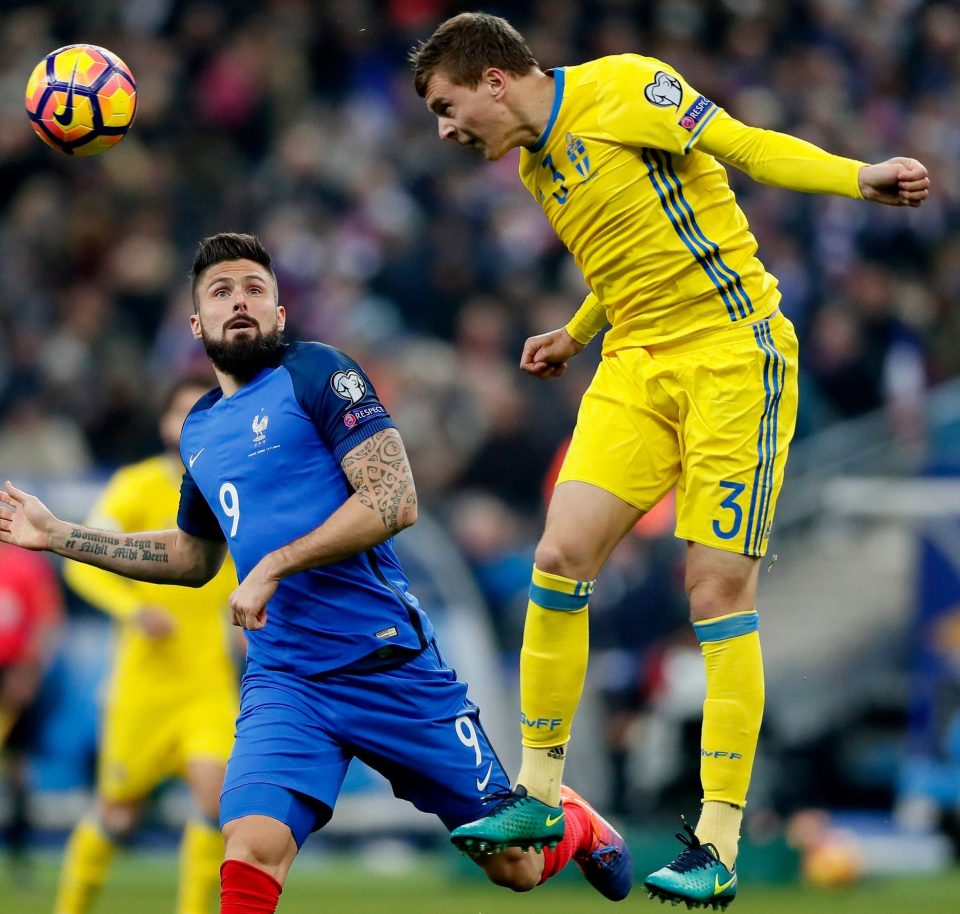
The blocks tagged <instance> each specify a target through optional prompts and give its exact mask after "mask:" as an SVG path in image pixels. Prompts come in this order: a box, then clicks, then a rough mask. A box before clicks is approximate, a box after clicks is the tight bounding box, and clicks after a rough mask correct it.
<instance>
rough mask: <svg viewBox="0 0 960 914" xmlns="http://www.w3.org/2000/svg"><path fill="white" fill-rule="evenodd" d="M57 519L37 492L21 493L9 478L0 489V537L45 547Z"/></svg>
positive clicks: (34, 547)
mask: <svg viewBox="0 0 960 914" xmlns="http://www.w3.org/2000/svg"><path fill="white" fill-rule="evenodd" d="M55 522H56V518H55V517H54V516H53V513H52V512H51V511H50V509H49V508H48V507H47V506H46V505H45V504H44V503H43V502H42V501H40V499H39V498H37V496H36V495H29V494H28V493H26V492H21V491H20V489H18V488H17V487H16V486H14V484H13V483H12V482H10V480H9V479H8V480H7V481H6V482H5V483H4V484H3V489H0V540H2V541H3V542H4V543H13V544H14V545H15V546H23V548H24V549H33V550H34V551H37V550H40V549H47V548H48V547H49V544H50V534H51V533H52V531H53V526H54V524H55Z"/></svg>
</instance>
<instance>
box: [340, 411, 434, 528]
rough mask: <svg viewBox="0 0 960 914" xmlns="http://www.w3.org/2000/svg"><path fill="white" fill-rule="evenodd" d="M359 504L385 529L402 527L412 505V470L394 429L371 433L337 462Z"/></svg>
mask: <svg viewBox="0 0 960 914" xmlns="http://www.w3.org/2000/svg"><path fill="white" fill-rule="evenodd" d="M341 467H342V468H343V472H344V473H345V474H346V476H347V479H348V480H349V481H350V485H352V486H353V488H354V490H355V491H356V493H357V498H358V499H359V501H360V503H361V504H363V505H366V506H367V507H368V508H370V510H371V511H376V512H377V513H378V514H379V515H380V517H381V518H382V520H383V524H384V526H385V527H386V528H387V530H389V531H391V532H392V533H395V532H396V531H398V530H400V529H401V528H402V527H404V526H405V521H406V518H407V514H408V512H409V510H410V509H411V508H416V504H417V492H416V489H415V488H414V484H413V473H412V472H411V470H410V463H409V462H408V460H407V454H406V451H405V450H404V447H403V441H402V440H401V438H400V433H399V432H398V431H397V430H396V429H395V428H387V429H383V430H382V431H379V432H375V433H374V434H372V435H371V436H370V437H369V438H367V440H366V441H364V442H363V443H362V444H361V445H359V446H358V447H356V448H354V449H353V450H352V451H350V453H349V454H347V455H346V457H344V458H343V462H342V463H341Z"/></svg>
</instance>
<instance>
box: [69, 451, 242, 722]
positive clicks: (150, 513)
mask: <svg viewBox="0 0 960 914" xmlns="http://www.w3.org/2000/svg"><path fill="white" fill-rule="evenodd" d="M179 498H180V474H179V473H178V468H177V467H176V466H175V465H174V463H173V462H172V461H171V460H170V459H169V458H168V457H166V456H158V457H152V458H150V459H149V460H144V461H142V462H141V463H137V464H133V465H131V466H128V467H124V468H122V469H120V470H118V471H117V472H116V473H115V474H114V476H113V477H112V478H111V480H110V482H109V483H108V484H107V487H106V489H105V490H104V491H103V493H102V494H101V496H100V499H99V500H98V502H97V504H96V505H95V507H94V509H93V511H92V512H91V518H90V523H91V524H92V525H94V526H97V527H102V528H106V529H111V530H117V531H124V532H128V533H134V532H138V531H145V530H167V529H172V528H174V527H176V525H177V507H178V504H179ZM65 577H66V580H67V583H69V584H70V586H71V587H73V589H74V590H76V591H77V593H79V594H80V595H81V596H82V597H83V598H84V599H85V600H87V601H88V602H89V603H91V604H92V605H93V606H96V607H97V608H98V609H102V610H104V611H105V612H107V613H109V614H110V615H112V616H114V617H115V618H116V619H117V620H118V621H119V622H120V631H119V640H118V644H117V655H116V662H115V666H114V675H113V686H112V689H113V692H114V698H119V697H122V698H123V699H124V700H126V699H127V698H130V699H131V700H132V701H134V700H138V697H139V696H142V697H143V698H144V699H147V697H148V696H153V697H154V698H157V699H159V698H160V697H161V696H166V697H174V696H176V695H178V694H183V695H196V694H202V693H203V692H204V691H206V690H211V691H213V690H218V691H219V690H222V689H227V690H229V689H232V688H233V687H234V682H235V680H236V672H235V665H234V663H233V661H232V660H231V657H230V648H229V629H230V626H229V624H228V619H227V608H226V607H227V603H228V600H229V597H230V593H231V592H232V591H233V589H234V588H236V586H237V575H236V570H235V569H234V566H233V564H232V562H231V561H230V558H229V557H227V559H226V561H225V562H224V565H223V567H222V568H221V569H220V571H219V572H218V573H217V575H216V576H215V577H214V578H213V580H211V581H209V582H208V583H207V584H206V585H204V586H203V587H199V588H193V587H179V586H175V585H169V584H149V583H146V582H142V581H132V580H130V579H128V578H124V577H120V576H119V575H115V574H112V573H111V572H109V571H104V570H102V569H100V568H94V567H93V566H91V565H84V564H81V563H79V562H69V561H68V562H67V563H66V566H65ZM144 606H154V607H159V608H161V609H163V610H165V611H166V612H168V613H170V614H171V615H172V616H173V617H174V619H175V620H176V631H175V632H174V633H173V634H172V635H170V636H169V637H167V638H163V639H160V640H150V639H148V638H147V637H146V636H145V635H144V634H143V632H142V631H141V629H140V628H139V627H138V626H136V625H133V624H130V623H129V620H130V619H131V618H132V616H133V614H134V613H135V612H136V611H137V610H138V609H140V608H141V607H144ZM145 703H148V704H149V703H150V702H149V701H146V702H145Z"/></svg>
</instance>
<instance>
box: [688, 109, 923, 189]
mask: <svg viewBox="0 0 960 914" xmlns="http://www.w3.org/2000/svg"><path fill="white" fill-rule="evenodd" d="M696 146H697V148H698V149H700V150H702V151H703V152H708V153H710V154H711V155H714V156H716V157H717V158H718V159H721V160H722V161H724V162H727V163H728V164H730V165H734V166H736V167H737V168H739V169H740V170H741V171H744V172H746V173H747V174H748V175H750V177H751V178H753V179H754V180H755V181H759V182H761V183H763V184H770V185H773V186H774V187H785V188H788V189H790V190H798V191H803V192H806V193H829V194H838V195H841V196H846V197H855V198H858V197H862V198H863V199H864V200H871V201H873V202H875V203H885V204H887V205H889V206H914V207H916V206H920V205H921V204H922V203H923V201H924V200H925V199H926V198H927V196H928V195H929V189H930V178H929V177H928V175H927V169H926V168H925V167H924V166H923V165H922V164H921V163H920V162H918V161H917V160H916V159H907V158H902V157H898V158H893V159H889V160H887V161H886V162H881V163H879V164H876V165H868V164H866V163H864V162H858V161H856V160H854V159H848V158H844V157H843V156H837V155H833V154H831V153H829V152H826V151H824V150H823V149H821V148H820V147H819V146H815V145H814V144H813V143H808V142H807V141H806V140H801V139H799V138H797V137H795V136H790V135H789V134H786V133H778V132H776V131H774V130H763V129H761V128H759V127H751V126H748V125H747V124H743V123H741V122H740V121H738V120H737V119H736V118H734V117H731V116H730V115H729V114H727V113H726V112H725V111H720V112H718V114H717V115H716V116H715V117H713V118H712V119H711V120H710V123H709V124H708V125H707V126H706V127H705V128H704V130H703V132H702V133H701V134H700V136H699V138H698V139H697V142H696Z"/></svg>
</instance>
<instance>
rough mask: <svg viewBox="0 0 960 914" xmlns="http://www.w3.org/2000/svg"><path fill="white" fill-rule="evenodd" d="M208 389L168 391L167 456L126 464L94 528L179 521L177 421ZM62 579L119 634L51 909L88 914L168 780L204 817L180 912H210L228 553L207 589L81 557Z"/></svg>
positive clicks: (192, 847) (195, 831) (232, 681)
mask: <svg viewBox="0 0 960 914" xmlns="http://www.w3.org/2000/svg"><path fill="white" fill-rule="evenodd" d="M209 386H210V385H206V386H205V385H202V384H201V383H199V382H198V381H196V380H184V381H181V382H179V383H177V384H176V385H175V386H174V387H173V388H172V389H171V391H170V393H169V395H168V398H167V402H166V404H165V406H164V409H163V411H162V416H161V419H160V433H161V437H162V439H163V443H164V446H165V452H164V453H163V454H161V455H158V456H156V457H153V458H151V459H149V460H144V461H143V462H141V463H137V464H133V465H132V466H128V467H124V468H122V469H120V470H118V471H117V473H116V474H115V475H114V476H113V478H112V479H111V480H110V482H109V484H108V485H107V488H106V490H105V491H104V492H103V494H102V495H101V497H100V499H99V501H98V503H97V505H96V506H95V507H94V510H93V519H92V521H91V522H92V523H94V524H96V525H97V526H98V527H101V528H104V529H110V530H118V531H131V532H132V531H137V530H162V529H169V528H173V527H176V525H177V507H178V504H179V500H180V479H181V477H182V475H183V470H184V468H183V464H182V463H181V462H180V455H179V447H178V442H179V438H180V427H181V426H182V425H183V420H184V419H185V418H186V415H187V413H188V412H189V411H190V409H191V407H192V406H193V404H194V403H195V402H196V401H197V400H198V399H199V398H200V397H201V396H203V394H205V393H206V392H207V390H208V389H209ZM66 579H67V581H68V583H69V584H70V585H71V586H72V587H73V588H74V590H76V591H77V592H78V593H79V594H81V595H82V596H83V597H84V598H85V599H86V600H88V601H89V602H90V603H91V604H93V605H94V606H96V607H98V608H99V609H102V610H104V611H105V612H108V613H110V614H111V615H112V616H114V618H116V619H117V621H118V623H119V625H120V631H119V643H118V645H117V654H116V661H115V667H114V671H113V677H112V682H111V685H110V692H109V697H108V701H107V707H106V709H105V714H104V719H103V727H102V741H101V747H100V760H99V772H98V779H97V780H98V783H97V801H96V808H95V810H94V812H93V814H92V815H91V816H89V817H88V818H85V819H83V820H82V821H81V822H80V823H79V824H78V825H77V826H76V828H75V829H74V830H73V833H72V834H71V836H70V840H69V842H68V844H67V850H66V856H65V859H64V863H63V869H62V871H61V874H60V886H59V890H58V892H57V900H56V907H55V909H54V910H55V914H85V912H87V911H88V910H89V909H90V907H91V905H92V903H93V900H94V898H95V897H96V894H97V892H98V890H99V889H100V887H101V886H102V884H103V883H104V881H105V880H106V877H107V870H108V867H109V864H110V860H111V858H112V857H113V853H114V850H115V846H116V844H117V843H118V842H119V841H121V840H122V839H124V838H126V837H127V836H129V835H130V834H131V832H132V831H133V830H134V829H135V827H136V825H137V822H138V818H139V812H140V810H141V807H142V805H143V802H144V800H145V799H146V798H147V797H148V796H149V794H150V793H151V791H152V790H153V789H154V788H155V787H156V786H157V785H158V784H159V783H160V782H161V781H163V780H165V779H167V778H171V777H176V778H185V779H186V781H187V783H188V785H189V787H190V792H191V794H192V798H193V801H194V806H195V809H196V813H197V815H196V816H195V817H193V818H192V819H191V821H190V822H188V824H187V826H186V829H185V830H184V835H183V842H182V844H181V850H180V887H179V897H178V902H177V908H176V910H177V914H207V912H209V911H210V909H211V905H212V903H213V899H214V898H215V896H216V893H217V890H218V888H219V869H220V863H221V861H222V859H223V840H222V838H221V836H220V830H219V826H218V811H219V795H220V787H221V785H222V783H223V774H224V767H225V764H226V761H227V758H228V756H229V754H230V750H231V747H232V746H233V732H234V721H235V719H236V716H237V709H238V695H237V686H236V680H237V672H236V670H235V668H234V663H233V662H232V660H231V650H230V640H229V636H228V635H229V631H230V629H229V619H228V615H227V606H228V600H229V596H230V593H231V592H232V591H233V589H234V588H235V587H236V586H237V577H236V573H235V571H234V570H233V565H232V564H231V563H230V561H229V559H228V560H227V562H226V563H225V564H224V566H223V568H221V569H220V571H219V573H218V574H217V576H216V577H215V578H214V579H213V580H212V581H210V582H209V583H208V584H206V585H205V586H203V587H201V588H199V589H194V588H190V587H175V586H169V585H162V584H148V583H143V582H139V581H132V580H130V579H128V578H121V577H119V576H117V575H114V574H111V573H110V572H108V571H103V570H101V569H99V568H94V567H93V566H92V565H81V564H79V563H74V562H68V563H67V566H66Z"/></svg>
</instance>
